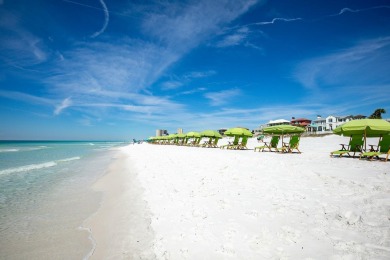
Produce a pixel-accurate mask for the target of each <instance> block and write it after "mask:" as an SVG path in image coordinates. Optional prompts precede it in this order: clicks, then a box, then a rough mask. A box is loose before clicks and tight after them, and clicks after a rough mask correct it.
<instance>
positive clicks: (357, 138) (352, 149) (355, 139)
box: [330, 135, 364, 157]
mask: <svg viewBox="0 0 390 260" xmlns="http://www.w3.org/2000/svg"><path fill="white" fill-rule="evenodd" d="M363 144H364V140H363V135H352V136H351V138H350V139H349V143H348V145H347V144H340V145H341V149H340V150H337V151H333V152H331V153H330V156H332V155H338V156H339V157H341V156H343V155H344V154H346V155H348V156H349V157H351V155H350V153H353V155H352V157H353V156H355V154H356V153H357V152H360V153H361V152H362V149H363Z"/></svg>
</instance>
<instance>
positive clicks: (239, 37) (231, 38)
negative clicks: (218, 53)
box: [216, 27, 250, 47]
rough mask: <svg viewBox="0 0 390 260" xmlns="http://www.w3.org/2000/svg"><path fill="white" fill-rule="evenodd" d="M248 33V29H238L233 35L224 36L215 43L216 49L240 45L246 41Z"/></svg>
mask: <svg viewBox="0 0 390 260" xmlns="http://www.w3.org/2000/svg"><path fill="white" fill-rule="evenodd" d="M249 33H250V31H249V29H248V27H240V28H238V29H237V30H235V31H234V32H233V33H231V34H228V35H225V36H224V38H223V39H222V40H220V41H219V42H217V43H216V47H230V46H236V45H240V44H242V43H243V42H244V40H246V38H247V37H248V34H249Z"/></svg>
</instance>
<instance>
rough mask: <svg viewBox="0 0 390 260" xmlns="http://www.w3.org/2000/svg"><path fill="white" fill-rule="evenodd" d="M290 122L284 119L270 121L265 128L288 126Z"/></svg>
mask: <svg viewBox="0 0 390 260" xmlns="http://www.w3.org/2000/svg"><path fill="white" fill-rule="evenodd" d="M289 124H290V121H288V120H286V119H276V120H270V121H269V122H268V123H267V126H274V125H289Z"/></svg>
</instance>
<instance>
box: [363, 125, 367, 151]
mask: <svg viewBox="0 0 390 260" xmlns="http://www.w3.org/2000/svg"><path fill="white" fill-rule="evenodd" d="M364 151H365V152H367V128H366V129H364Z"/></svg>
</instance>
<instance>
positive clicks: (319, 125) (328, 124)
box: [307, 115, 355, 134]
mask: <svg viewBox="0 0 390 260" xmlns="http://www.w3.org/2000/svg"><path fill="white" fill-rule="evenodd" d="M354 119H355V118H354V117H353V116H333V115H330V116H327V117H326V118H322V117H321V116H317V119H315V120H313V121H312V123H311V124H310V125H308V126H307V131H308V132H311V133H317V134H322V133H331V132H332V131H333V130H334V129H336V128H337V127H338V126H341V125H343V124H345V123H346V122H349V121H351V120H354Z"/></svg>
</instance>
